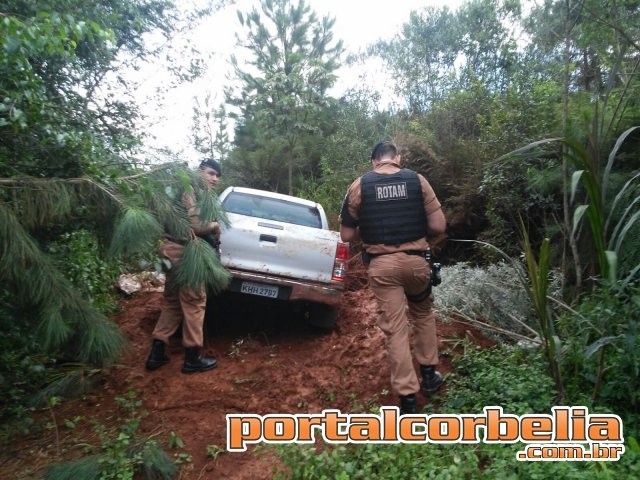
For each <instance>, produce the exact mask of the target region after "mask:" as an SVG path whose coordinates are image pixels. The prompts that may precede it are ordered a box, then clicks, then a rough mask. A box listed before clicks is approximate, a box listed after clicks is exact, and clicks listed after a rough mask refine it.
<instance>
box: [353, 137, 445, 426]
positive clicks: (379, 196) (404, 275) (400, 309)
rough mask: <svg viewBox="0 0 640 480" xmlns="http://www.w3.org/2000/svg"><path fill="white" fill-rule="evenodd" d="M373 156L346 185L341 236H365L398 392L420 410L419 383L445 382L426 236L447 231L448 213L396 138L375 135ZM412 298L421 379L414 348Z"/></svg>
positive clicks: (405, 406) (409, 409)
mask: <svg viewBox="0 0 640 480" xmlns="http://www.w3.org/2000/svg"><path fill="white" fill-rule="evenodd" d="M371 163H372V166H373V170H372V171H370V172H368V173H366V174H365V175H363V176H362V177H360V178H358V179H356V180H355V181H354V182H353V183H352V184H351V186H350V187H349V189H348V191H347V194H346V196H345V199H344V203H343V205H342V210H341V212H340V236H341V237H342V240H343V241H345V242H349V241H354V240H358V239H361V240H362V242H363V248H364V250H365V256H366V257H367V261H368V262H369V265H368V271H367V273H368V277H369V285H370V287H371V290H372V291H373V293H374V295H375V298H376V300H377V303H378V310H379V311H380V315H379V318H378V326H379V327H380V329H382V331H383V332H384V333H385V335H386V337H387V353H388V358H389V366H390V370H391V388H392V391H393V392H394V393H395V394H396V395H398V396H399V397H400V411H401V413H402V414H406V413H416V411H417V407H416V393H417V392H418V391H419V390H420V388H422V390H423V391H424V392H425V393H428V394H431V393H434V392H435V391H437V390H438V388H440V386H441V385H442V383H443V382H444V379H443V376H442V374H441V373H440V372H438V371H437V370H436V365H437V363H438V343H437V337H436V322H435V313H434V312H433V309H432V301H433V295H432V294H431V288H430V277H431V269H430V265H429V263H428V262H427V261H426V259H425V252H426V250H427V249H428V248H429V242H428V238H434V237H437V236H438V235H442V234H443V233H444V232H445V229H446V220H445V217H444V214H443V212H442V208H441V205H440V202H439V201H438V199H437V198H436V195H435V193H434V191H433V188H431V185H429V182H427V180H426V179H425V178H424V177H423V176H422V175H420V174H418V173H416V172H414V171H412V170H409V169H406V168H401V167H400V154H399V153H398V148H397V147H396V146H395V145H394V144H393V143H392V142H390V141H382V142H379V143H377V144H376V145H375V147H374V148H373V151H372V153H371ZM407 306H408V313H409V316H410V317H411V319H412V320H413V335H414V340H415V344H414V355H415V359H416V360H417V362H418V364H419V365H420V379H421V380H422V386H420V380H419V378H418V375H417V373H416V370H415V368H414V364H413V358H412V354H411V343H410V342H411V340H410V330H409V324H408V322H407V320H408V318H407Z"/></svg>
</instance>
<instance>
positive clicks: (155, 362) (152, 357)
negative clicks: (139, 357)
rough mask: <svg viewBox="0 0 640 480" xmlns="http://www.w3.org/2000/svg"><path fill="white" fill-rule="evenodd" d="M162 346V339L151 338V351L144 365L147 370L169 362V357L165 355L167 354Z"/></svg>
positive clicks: (163, 345)
mask: <svg viewBox="0 0 640 480" xmlns="http://www.w3.org/2000/svg"><path fill="white" fill-rule="evenodd" d="M164 348H165V343H164V342H163V341H162V340H157V339H155V338H154V339H153V343H152V344H151V353H149V358H147V363H145V365H144V366H145V368H146V369H147V370H155V369H156V368H160V367H161V366H162V365H165V364H167V363H169V357H167V354H166V353H165V352H164Z"/></svg>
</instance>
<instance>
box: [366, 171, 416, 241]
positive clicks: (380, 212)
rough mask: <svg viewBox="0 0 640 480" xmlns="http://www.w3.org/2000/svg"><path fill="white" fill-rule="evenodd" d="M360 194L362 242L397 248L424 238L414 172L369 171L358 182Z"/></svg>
mask: <svg viewBox="0 0 640 480" xmlns="http://www.w3.org/2000/svg"><path fill="white" fill-rule="evenodd" d="M360 191H361V195H362V203H361V205H360V215H359V217H360V236H361V237H362V240H363V241H364V242H365V243H367V244H369V245H375V244H385V245H399V244H401V243H406V242H411V241H413V240H418V239H420V238H424V237H425V236H426V234H427V216H426V214H425V211H424V200H423V196H422V188H421V187H420V179H419V178H418V174H417V173H415V172H414V171H412V170H408V169H406V168H403V169H402V170H400V171H398V172H397V173H394V174H391V175H383V174H381V173H376V172H369V173H366V174H365V175H363V176H362V178H361V180H360Z"/></svg>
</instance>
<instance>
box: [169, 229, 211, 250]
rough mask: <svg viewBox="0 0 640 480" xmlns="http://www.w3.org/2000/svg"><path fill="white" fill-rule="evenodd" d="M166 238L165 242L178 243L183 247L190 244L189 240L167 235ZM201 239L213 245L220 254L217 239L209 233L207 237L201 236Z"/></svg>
mask: <svg viewBox="0 0 640 480" xmlns="http://www.w3.org/2000/svg"><path fill="white" fill-rule="evenodd" d="M164 238H165V240H168V241H170V242H173V243H177V244H178V245H182V246H183V247H184V246H185V245H186V244H187V243H188V240H184V239H179V238H174V237H172V236H171V235H165V236H164ZM200 238H202V239H203V240H204V241H205V242H207V243H208V244H209V245H211V248H213V249H214V250H215V251H216V252H217V253H218V254H220V241H218V240H216V237H215V236H214V235H212V234H211V233H208V234H206V235H201V236H200Z"/></svg>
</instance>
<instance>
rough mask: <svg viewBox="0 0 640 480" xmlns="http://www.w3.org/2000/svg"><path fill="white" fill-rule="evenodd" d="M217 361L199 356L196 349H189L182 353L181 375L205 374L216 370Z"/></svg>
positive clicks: (198, 350)
mask: <svg viewBox="0 0 640 480" xmlns="http://www.w3.org/2000/svg"><path fill="white" fill-rule="evenodd" d="M217 366H218V361H217V360H216V359H215V358H213V357H211V358H207V357H203V356H201V355H200V349H199V348H198V347H190V348H187V349H185V352H184V365H182V373H195V372H205V371H207V370H211V369H212V368H216V367H217Z"/></svg>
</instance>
